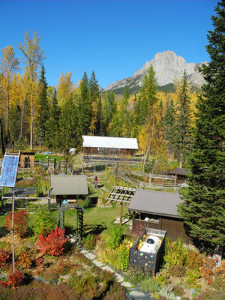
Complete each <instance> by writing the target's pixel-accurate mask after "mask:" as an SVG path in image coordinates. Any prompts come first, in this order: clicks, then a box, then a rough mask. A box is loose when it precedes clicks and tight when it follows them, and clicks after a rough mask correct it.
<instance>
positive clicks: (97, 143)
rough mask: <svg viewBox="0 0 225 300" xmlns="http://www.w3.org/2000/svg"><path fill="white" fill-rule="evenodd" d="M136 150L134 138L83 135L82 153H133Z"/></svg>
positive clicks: (136, 144) (136, 145)
mask: <svg viewBox="0 0 225 300" xmlns="http://www.w3.org/2000/svg"><path fill="white" fill-rule="evenodd" d="M137 150H138V142H137V139H136V138H122V137H109V136H87V135H83V153H84V155H92V154H97V155H112V156H113V155H121V156H123V155H132V156H133V155H135V154H136V151H137Z"/></svg>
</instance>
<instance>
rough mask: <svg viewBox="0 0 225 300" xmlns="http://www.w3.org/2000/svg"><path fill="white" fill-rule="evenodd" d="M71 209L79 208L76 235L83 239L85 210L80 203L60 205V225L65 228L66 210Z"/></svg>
mask: <svg viewBox="0 0 225 300" xmlns="http://www.w3.org/2000/svg"><path fill="white" fill-rule="evenodd" d="M69 209H76V210H77V227H76V235H77V237H79V238H80V239H82V236H83V215H84V210H83V208H82V207H80V206H79V205H76V204H71V203H67V204H62V205H61V206H60V207H59V209H58V213H59V220H58V222H59V226H60V227H62V228H64V219H65V211H67V210H69Z"/></svg>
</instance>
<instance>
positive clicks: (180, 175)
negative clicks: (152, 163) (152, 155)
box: [168, 168, 187, 184]
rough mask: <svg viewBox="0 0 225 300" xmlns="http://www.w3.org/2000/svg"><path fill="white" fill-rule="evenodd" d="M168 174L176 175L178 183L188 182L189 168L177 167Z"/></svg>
mask: <svg viewBox="0 0 225 300" xmlns="http://www.w3.org/2000/svg"><path fill="white" fill-rule="evenodd" d="M168 175H173V176H176V178H177V179H176V182H177V183H178V184H182V183H186V179H187V170H186V169H185V168H175V169H173V170H171V171H170V172H168Z"/></svg>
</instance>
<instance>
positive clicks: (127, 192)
mask: <svg viewBox="0 0 225 300" xmlns="http://www.w3.org/2000/svg"><path fill="white" fill-rule="evenodd" d="M135 192H136V189H134V188H127V187H123V186H114V187H113V189H112V191H111V193H110V194H109V196H108V198H107V199H106V202H107V201H110V203H112V202H116V203H117V202H119V204H120V226H122V218H123V205H124V204H129V203H130V201H131V199H132V198H133V197H134V194H135Z"/></svg>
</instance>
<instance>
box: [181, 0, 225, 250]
mask: <svg viewBox="0 0 225 300" xmlns="http://www.w3.org/2000/svg"><path fill="white" fill-rule="evenodd" d="M215 11H216V13H217V15H216V16H213V17H212V21H213V25H214V30H213V31H209V34H208V40H209V45H208V46H207V51H208V53H209V55H210V58H211V61H210V62H209V64H208V65H204V66H203V68H202V73H203V75H204V78H205V80H206V84H205V85H204V86H203V92H202V95H201V96H200V97H199V101H198V105H197V108H198V111H197V120H196V124H195V125H196V129H195V135H194V145H193V149H192V154H191V156H190V159H189V163H190V167H191V173H190V176H189V182H188V188H187V189H186V191H185V193H184V195H183V199H184V204H183V205H180V207H179V212H180V215H181V216H182V217H183V219H184V222H185V224H186V226H187V229H188V232H189V234H190V236H191V237H192V238H193V240H194V242H196V244H197V245H198V246H199V247H201V248H202V249H203V250H206V251H208V252H213V253H215V252H217V251H218V250H219V251H220V253H221V251H222V252H223V253H224V245H225V218H224V216H225V189H224V187H225V172H224V170H225V126H224V124H225V86H224V82H225V48H224V41H225V38H224V36H225V2H224V1H220V2H219V3H218V4H217V7H216V9H215Z"/></svg>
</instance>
